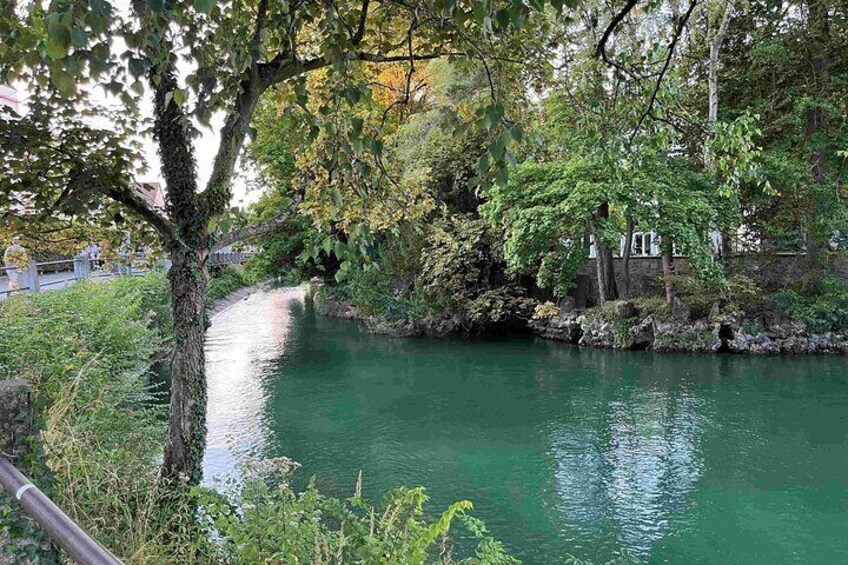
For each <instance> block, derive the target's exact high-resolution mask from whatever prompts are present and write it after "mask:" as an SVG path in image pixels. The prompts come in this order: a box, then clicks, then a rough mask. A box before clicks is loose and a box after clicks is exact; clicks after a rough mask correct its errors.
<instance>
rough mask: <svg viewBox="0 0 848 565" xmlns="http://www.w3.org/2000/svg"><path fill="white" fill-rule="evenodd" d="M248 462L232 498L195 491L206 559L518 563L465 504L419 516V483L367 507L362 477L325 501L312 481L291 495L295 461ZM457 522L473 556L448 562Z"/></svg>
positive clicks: (421, 501) (421, 498)
mask: <svg viewBox="0 0 848 565" xmlns="http://www.w3.org/2000/svg"><path fill="white" fill-rule="evenodd" d="M260 466H261V468H262V469H261V470H260V469H257V467H255V466H254V467H253V468H252V469H250V470H249V471H248V475H247V480H246V481H244V482H243V483H242V484H240V485H236V486H235V492H234V493H233V495H231V496H227V495H224V494H221V493H219V492H216V491H211V490H208V489H202V488H198V489H195V490H194V495H195V497H196V501H197V506H198V508H199V515H200V516H201V519H200V521H201V524H202V526H203V528H204V530H205V531H206V533H207V534H208V535H206V536H203V538H202V540H203V542H202V543H201V545H199V546H198V553H199V554H202V555H204V556H205V557H206V558H207V559H210V560H211V561H214V562H219V563H231V564H233V565H239V564H245V565H247V564H252V563H265V562H273V563H315V564H331V563H332V564H343V563H367V564H370V563H373V564H376V563H404V564H409V565H416V564H424V563H441V564H443V565H448V564H460V563H463V564H468V565H477V564H479V565H483V564H486V565H499V564H503V565H506V564H513V563H517V561H516V560H515V559H513V558H511V557H510V556H508V555H507V554H506V553H505V552H504V549H503V546H502V544H500V543H499V542H497V541H495V540H493V539H492V538H491V537H490V536H489V534H488V532H487V531H486V529H485V527H484V526H483V524H482V522H480V521H479V520H476V519H474V518H472V517H470V516H468V515H466V511H468V510H470V509H471V507H472V505H471V503H470V502H468V501H461V502H457V503H454V504H452V505H451V506H449V507H448V508H447V509H446V510H445V511H444V512H442V513H441V515H439V516H438V517H437V518H435V519H428V518H427V517H426V516H425V513H424V505H425V503H426V502H427V499H428V497H427V495H426V493H425V491H424V489H423V488H398V489H395V490H393V491H391V492H389V493H388V494H387V495H386V497H385V498H384V500H383V502H382V504H380V505H379V506H374V505H371V504H369V503H368V502H367V501H366V500H365V499H364V498H363V497H362V477H361V476H360V478H359V480H358V481H357V484H356V488H355V491H354V493H353V496H352V497H351V498H348V499H345V500H340V499H335V498H328V497H325V496H324V495H322V494H321V493H320V492H318V490H317V489H316V488H315V486H314V484H313V483H310V485H309V486H308V487H307V489H306V490H305V491H304V492H301V493H296V492H294V491H293V490H292V489H291V488H290V486H289V484H288V479H289V477H290V473H291V471H293V470H294V469H295V468H296V466H297V464H295V463H293V462H291V461H289V460H287V459H277V460H268V461H263V462H262V463H261V465H260ZM457 521H461V522H462V523H463V524H464V525H465V526H466V529H467V530H468V531H469V532H470V533H471V535H472V537H474V538H476V539H477V541H478V547H477V550H476V552H475V555H474V556H473V557H468V558H465V559H455V558H454V557H453V548H452V544H451V540H450V533H451V532H452V531H453V530H455V527H454V524H455V523H456V522H457Z"/></svg>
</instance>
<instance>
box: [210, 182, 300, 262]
mask: <svg viewBox="0 0 848 565" xmlns="http://www.w3.org/2000/svg"><path fill="white" fill-rule="evenodd" d="M302 200H303V196H301V195H300V194H296V195H295V196H294V197H293V198H292V201H291V204H289V205H288V206H286V208H284V209H283V211H282V212H280V213H279V214H277V215H276V216H274V217H273V218H271V219H269V220H266V221H264V222H260V223H258V224H253V225H251V226H247V227H245V228H242V229H240V230H235V231H232V232H230V233H228V234H224V235H223V236H221V237H220V238H219V239H218V241H216V242H215V244H214V245H213V246H212V250H211V252H212V253H215V252H216V251H220V250H221V249H223V248H224V247H227V246H228V245H232V244H233V243H236V242H238V241H243V240H245V239H252V238H254V237H259V236H261V235H265V234H266V233H269V232H271V231H272V230H273V229H274V228H276V227H277V226H279V225H281V224H283V223H285V222H286V221H287V220H288V219H289V218H291V217H292V216H294V215H295V213H296V212H297V207H298V205H299V204H300V202H301V201H302Z"/></svg>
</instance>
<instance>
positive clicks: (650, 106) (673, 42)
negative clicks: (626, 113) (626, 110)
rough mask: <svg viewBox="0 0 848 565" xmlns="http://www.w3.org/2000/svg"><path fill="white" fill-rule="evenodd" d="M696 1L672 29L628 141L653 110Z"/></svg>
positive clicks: (637, 131) (695, 1)
mask: <svg viewBox="0 0 848 565" xmlns="http://www.w3.org/2000/svg"><path fill="white" fill-rule="evenodd" d="M697 3H698V0H692V1H691V2H690V3H689V9H687V10H686V13H685V14H684V15H683V17H682V18H681V19H680V21H679V22H678V25H677V28H676V29H675V30H674V35H673V36H672V38H671V42H670V43H669V44H668V53H667V55H666V58H665V63H664V64H663V67H662V70H661V71H660V74H659V77H658V78H657V82H656V83H655V84H654V89H653V91H652V92H651V99H650V101H649V102H648V107H647V108H645V111H644V112H643V113H642V115H641V116H640V117H639V122H638V123H637V124H636V127H635V128H633V132H632V133H631V134H630V141H631V142H633V139H634V138H635V137H636V134H638V133H639V130H640V129H642V124H643V123H644V122H645V119H646V118H647V117H648V116H651V115H652V114H653V112H654V104H655V103H656V101H657V94H659V91H660V87H661V86H662V81H663V78H665V73H666V72H667V71H668V68H669V66H671V59H672V57H673V56H674V49H675V47H676V46H677V41H678V40H679V39H680V36H681V35H682V34H683V28H685V27H686V22H688V21H689V17H690V16H691V15H692V12H693V11H694V10H695V5H696V4H697Z"/></svg>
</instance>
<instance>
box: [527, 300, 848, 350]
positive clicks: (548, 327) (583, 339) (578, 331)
mask: <svg viewBox="0 0 848 565" xmlns="http://www.w3.org/2000/svg"><path fill="white" fill-rule="evenodd" d="M528 325H529V327H530V329H531V330H532V331H533V332H534V333H536V334H538V335H540V336H542V337H544V338H547V339H552V340H557V341H563V342H566V343H570V344H574V345H582V346H587V347H603V348H612V349H630V350H639V349H642V350H644V349H650V350H653V351H669V352H672V351H673V352H687V353H719V352H730V353H764V354H774V353H786V354H814V353H841V354H848V335H846V334H842V333H832V332H828V333H823V334H822V333H813V332H810V331H808V330H807V328H806V327H805V326H804V324H801V323H798V322H791V321H786V320H775V319H773V318H771V317H769V316H762V317H746V316H745V315H744V314H743V313H741V312H739V311H736V310H734V309H732V308H730V307H727V306H726V305H724V304H721V303H716V304H714V305H713V308H712V309H711V311H710V314H709V316H708V317H706V318H702V319H696V320H692V319H690V318H689V313H688V309H687V308H686V307H685V305H683V304H682V303H676V304H675V307H674V308H672V309H671V311H670V312H668V313H667V314H664V315H662V316H660V315H658V314H656V313H647V312H641V311H640V310H639V309H638V308H637V307H636V305H635V304H634V303H633V302H630V301H618V302H614V303H612V304H608V305H606V306H605V307H603V308H594V309H590V310H568V311H560V312H559V313H558V314H555V315H553V316H551V317H548V318H544V319H534V320H530V321H529V322H528Z"/></svg>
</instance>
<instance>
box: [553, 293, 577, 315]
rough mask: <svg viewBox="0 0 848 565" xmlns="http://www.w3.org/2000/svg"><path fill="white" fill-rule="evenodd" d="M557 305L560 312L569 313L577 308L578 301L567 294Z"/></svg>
mask: <svg viewBox="0 0 848 565" xmlns="http://www.w3.org/2000/svg"><path fill="white" fill-rule="evenodd" d="M557 307H558V308H559V313H560V314H568V313H569V312H572V311H573V310H574V309H575V308H577V302H576V301H575V300H574V299H573V298H572V297H570V296H566V297H565V298H562V299H561V300H560V301H559V302H558V303H557Z"/></svg>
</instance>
